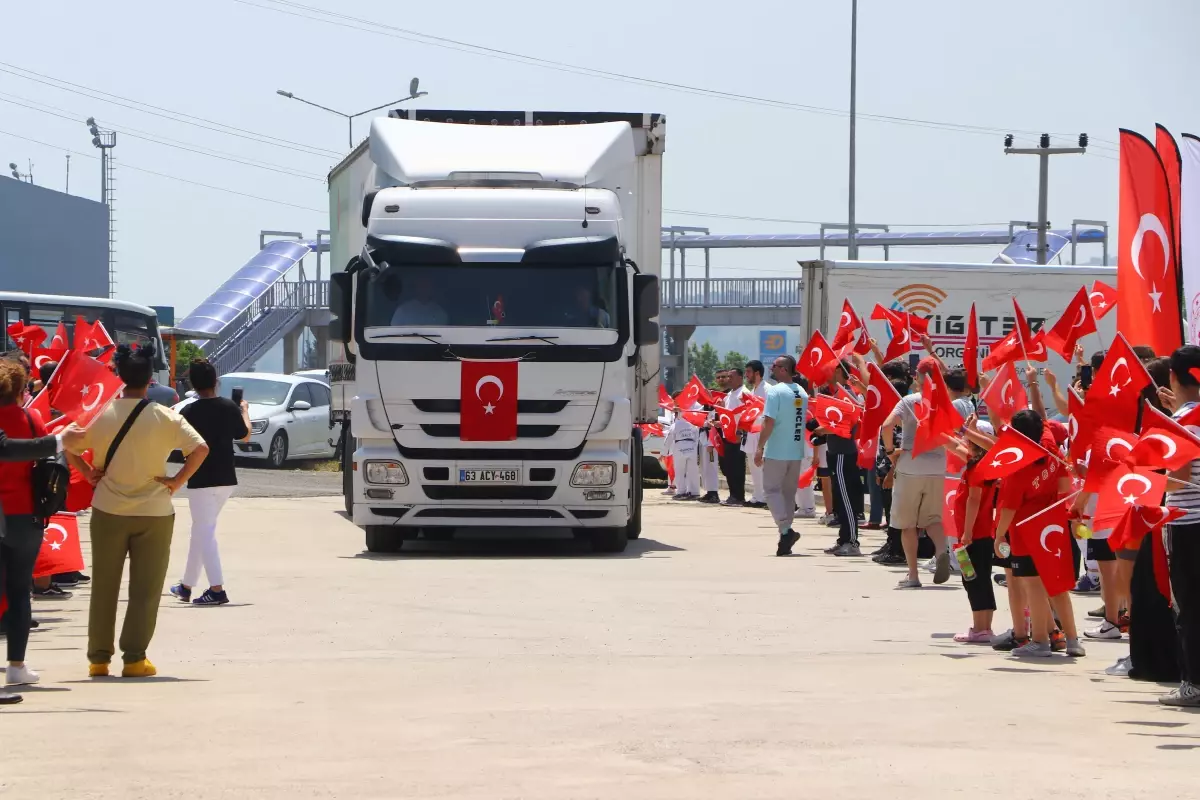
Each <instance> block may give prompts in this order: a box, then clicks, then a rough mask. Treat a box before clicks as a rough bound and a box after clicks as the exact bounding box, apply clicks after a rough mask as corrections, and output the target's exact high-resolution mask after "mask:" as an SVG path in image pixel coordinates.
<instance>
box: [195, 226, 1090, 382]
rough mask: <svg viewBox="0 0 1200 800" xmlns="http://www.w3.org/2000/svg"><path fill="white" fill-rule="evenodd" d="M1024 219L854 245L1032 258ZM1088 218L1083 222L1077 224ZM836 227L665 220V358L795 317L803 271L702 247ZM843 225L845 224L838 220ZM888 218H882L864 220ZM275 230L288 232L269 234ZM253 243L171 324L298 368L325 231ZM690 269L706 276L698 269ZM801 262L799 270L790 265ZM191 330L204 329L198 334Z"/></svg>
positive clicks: (828, 236)
mask: <svg viewBox="0 0 1200 800" xmlns="http://www.w3.org/2000/svg"><path fill="white" fill-rule="evenodd" d="M1024 225H1025V224H1024V223H1012V224H1010V225H1009V229H1008V231H1004V230H1003V229H1000V230H993V231H956V232H936V231H935V232H909V233H892V232H890V231H887V230H882V231H880V230H863V231H861V232H860V233H859V234H858V239H859V244H860V246H861V247H871V246H877V247H882V248H883V251H884V257H885V258H887V257H888V256H889V254H890V249H891V248H893V247H898V246H925V247H929V246H940V245H959V246H961V245H980V244H998V245H1003V246H1005V249H1004V250H1003V251H1002V252H1001V254H1000V255H999V256H998V257H997V259H996V261H997V262H999V263H1033V262H1032V261H1031V255H1030V253H1031V241H1032V239H1031V237H1032V238H1036V233H1035V232H1034V231H1030V230H1027V229H1025V230H1019V229H1018V228H1019V227H1022V226H1024ZM1085 225H1086V226H1089V227H1081V226H1085ZM838 227H839V226H835V225H829V226H822V230H821V232H820V233H819V234H783V235H760V234H752V235H710V234H708V232H707V231H706V230H705V229H698V228H679V227H674V228H664V229H663V234H664V235H663V239H662V242H663V249H664V250H667V251H669V259H668V262H669V263H668V264H667V265H664V277H663V280H662V283H661V290H662V295H661V306H662V312H661V314H660V317H659V321H660V324H661V326H662V329H663V343H664V352H665V353H666V355H664V361H663V364H664V367H681V366H682V365H683V354H684V353H686V351H687V345H688V340H689V339H690V338H691V336H692V334H693V333H694V332H695V329H696V328H698V327H708V326H751V327H758V326H765V327H788V326H799V325H801V322H802V321H801V308H802V305H803V299H804V298H803V287H802V281H801V278H800V277H799V276H798V275H797V277H794V278H764V277H746V278H723V277H722V278H714V277H712V276H711V274H710V272H711V268H710V265H709V254H710V252H711V251H712V250H714V249H732V248H747V247H788V248H796V247H800V248H805V247H807V248H819V250H820V257H822V258H823V257H824V255H825V249H826V248H827V247H845V246H846V243H847V242H846V234H845V233H844V231H838V230H836V229H837V228H838ZM841 227H842V228H844V227H845V226H841ZM869 227H875V228H880V227H886V226H863V228H864V229H865V228H869ZM273 236H281V237H287V238H275V239H271V238H270V237H273ZM1049 239H1050V245H1051V253H1052V256H1057V255H1059V254H1060V253H1062V252H1063V251H1064V250H1065V249H1066V248H1067V247H1068V246H1069V247H1070V249H1071V262H1074V260H1075V259H1074V255H1075V249H1076V246H1077V245H1078V244H1087V243H1096V244H1101V245H1103V246H1104V253H1105V258H1104V260H1105V262H1107V239H1108V226H1107V225H1106V224H1105V223H1102V222H1100V223H1096V222H1091V221H1087V220H1077V221H1076V222H1075V223H1074V224H1073V225H1072V227H1071V229H1070V230H1063V231H1052V232H1051V234H1050V236H1049ZM259 245H260V249H259V252H258V253H256V254H255V255H254V256H253V257H252V258H251V259H250V261H248V262H247V263H246V264H245V265H244V266H243V267H242V268H241V269H239V270H238V271H237V272H236V273H235V274H234V275H233V276H232V277H231V278H230V279H229V280H227V281H226V282H225V283H224V284H222V285H221V286H220V287H219V288H218V289H217V291H215V292H214V293H213V294H212V295H211V296H210V297H209V298H208V299H206V300H205V301H204V302H203V303H201V304H200V305H199V306H197V308H196V309H195V310H194V311H192V313H191V314H189V315H188V316H187V317H185V318H184V319H182V320H180V322H179V323H178V326H177V328H176V330H177V331H178V334H177V335H178V336H179V338H187V333H189V332H194V333H196V334H200V335H202V337H204V338H205V341H204V342H203V345H202V349H203V350H204V353H205V355H206V357H207V358H208V359H209V360H210V361H212V362H213V364H214V366H216V368H217V371H218V372H219V373H228V372H236V371H238V370H243V369H246V368H248V367H250V366H252V365H253V364H254V363H255V362H257V361H258V360H259V359H261V358H262V357H263V356H264V355H266V353H267V352H268V351H269V350H270V349H271V348H273V347H274V346H276V345H277V344H279V343H280V342H283V350H284V370H285V371H286V372H294V371H295V370H297V369H298V368H299V345H300V337H301V335H302V334H303V332H304V330H305V329H310V330H312V331H313V333H314V335H315V337H316V340H317V348H316V352H317V357H318V358H319V359H324V358H325V357H326V353H327V352H328V347H327V345H328V333H327V326H328V324H329V321H330V318H331V315H330V313H329V281H328V280H327V279H326V278H325V277H324V276H323V275H322V266H323V265H322V256H323V254H324V253H326V252H328V246H329V239H328V231H319V232H318V234H317V239H316V240H306V239H304V238H303V236H302V235H301V234H297V233H290V232H281V231H263V232H262V234H261V236H260V241H259ZM692 250H699V251H701V253H702V256H703V261H702V263H701V264H700V265H698V267H697V265H695V258H693V266H692V271H693V276H692V277H688V272H687V271H688V265H687V253H688V251H692ZM310 255H313V256H315V259H316V265H315V267H316V270H315V275H313V276H311V277H310V274H309V273H308V271H307V269H306V266H305V263H304V262H305V259H306V258H307V257H308V256H310ZM697 268H699V269H701V270H703V275H702V276H700V277H696V276H695V272H696V270H697ZM797 271H799V270H797ZM197 338H201V336H198V337H197Z"/></svg>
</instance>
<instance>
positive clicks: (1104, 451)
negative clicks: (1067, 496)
mask: <svg viewBox="0 0 1200 800" xmlns="http://www.w3.org/2000/svg"><path fill="white" fill-rule="evenodd" d="M1136 445H1137V434H1133V433H1128V432H1126V431H1122V430H1118V429H1117V428H1110V427H1107V426H1100V427H1098V428H1096V429H1095V433H1094V435H1093V437H1092V446H1091V455H1090V456H1088V459H1087V468H1088V470H1087V476H1086V477H1085V478H1084V481H1083V489H1084V491H1086V492H1093V493H1098V492H1100V491H1101V490H1102V489H1103V488H1104V484H1105V483H1106V482H1107V481H1108V478H1109V476H1110V475H1112V474H1113V473H1114V472H1116V471H1117V470H1118V469H1122V468H1124V469H1128V468H1130V467H1133V466H1134V461H1133V448H1134V447H1135V446H1136Z"/></svg>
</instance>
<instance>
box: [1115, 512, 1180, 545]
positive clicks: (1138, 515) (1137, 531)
mask: <svg viewBox="0 0 1200 800" xmlns="http://www.w3.org/2000/svg"><path fill="white" fill-rule="evenodd" d="M1186 516H1187V512H1186V511H1184V510H1183V509H1182V508H1175V507H1174V506H1159V507H1157V508H1152V507H1150V506H1145V507H1144V508H1137V507H1136V506H1130V507H1129V508H1128V509H1126V511H1125V516H1123V517H1121V521H1120V522H1119V523H1117V527H1115V528H1113V532H1112V534H1111V535H1110V536H1109V537H1108V546H1109V547H1111V548H1112V550H1113V552H1114V553H1115V552H1116V551H1118V550H1125V549H1136V548H1137V547H1138V546H1139V545H1141V543H1142V538H1143V537H1145V535H1146V534H1148V533H1154V532H1156V531H1159V530H1161V529H1162V526H1163V525H1167V524H1169V523H1172V522H1174V521H1175V520H1177V519H1182V518H1183V517H1186Z"/></svg>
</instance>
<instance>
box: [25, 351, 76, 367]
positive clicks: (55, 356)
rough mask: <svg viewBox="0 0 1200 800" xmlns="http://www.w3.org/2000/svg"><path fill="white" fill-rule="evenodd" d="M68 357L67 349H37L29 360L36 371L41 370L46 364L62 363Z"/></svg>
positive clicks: (30, 355)
mask: <svg viewBox="0 0 1200 800" xmlns="http://www.w3.org/2000/svg"><path fill="white" fill-rule="evenodd" d="M66 355H67V348H65V347H35V348H33V352H32V353H30V354H29V360H30V362H31V363H32V364H33V368H34V369H37V370H40V369H41V368H42V367H43V366H45V365H46V364H59V363H62V360H63V358H64V357H65V356H66Z"/></svg>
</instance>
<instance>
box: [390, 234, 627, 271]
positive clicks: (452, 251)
mask: <svg viewBox="0 0 1200 800" xmlns="http://www.w3.org/2000/svg"><path fill="white" fill-rule="evenodd" d="M614 241H615V240H614ZM367 247H369V248H370V250H371V257H372V259H374V261H375V263H376V264H383V263H384V262H386V263H388V264H390V265H391V266H393V267H395V266H400V265H402V264H420V265H422V266H450V265H454V264H461V263H462V258H460V257H459V255H458V248H456V247H455V246H454V245H453V244H451V243H450V242H447V241H444V240H442V239H424V238H421V237H418V236H372V235H368V236H367Z"/></svg>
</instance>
